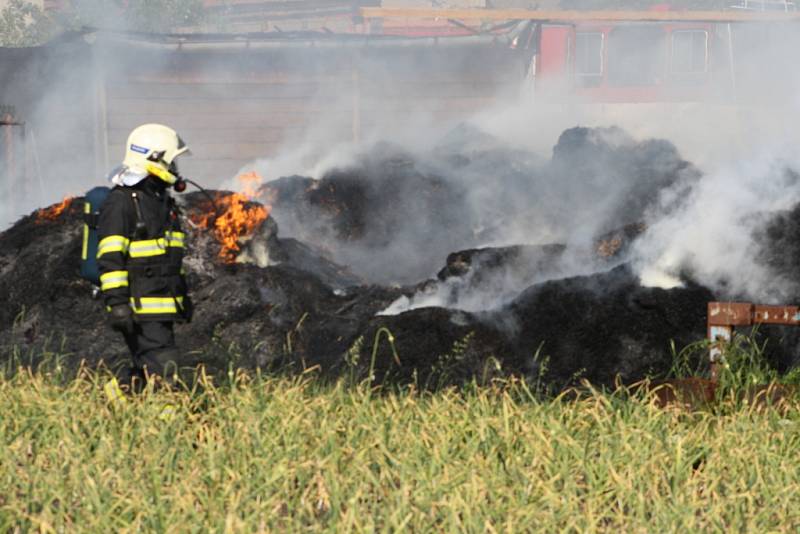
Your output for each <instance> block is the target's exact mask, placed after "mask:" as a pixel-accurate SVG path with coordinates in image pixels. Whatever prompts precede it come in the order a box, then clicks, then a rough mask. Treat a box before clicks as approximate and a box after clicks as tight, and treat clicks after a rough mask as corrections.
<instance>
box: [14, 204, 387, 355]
mask: <svg viewBox="0 0 800 534" xmlns="http://www.w3.org/2000/svg"><path fill="white" fill-rule="evenodd" d="M201 201H202V197H200V196H197V195H188V196H187V197H185V198H184V199H183V205H184V210H185V211H186V212H189V213H191V212H192V211H194V212H202V211H203V210H204V209H205V208H204V207H203V206H202V205H201V204H199V202H201ZM82 204H83V203H82V199H74V201H73V202H72V203H71V205H70V206H69V209H64V210H63V212H59V213H58V214H57V215H53V216H52V217H51V216H50V215H49V214H51V211H52V207H51V208H48V209H47V210H40V211H39V212H34V213H33V214H31V215H30V216H28V217H25V218H23V219H21V220H20V221H19V222H17V224H15V225H14V226H13V227H12V228H10V229H9V230H8V231H5V232H2V233H0V293H1V294H3V295H4V304H5V305H4V306H3V307H2V308H0V362H8V361H10V360H11V359H12V357H14V356H20V355H21V356H23V357H24V358H25V359H24V363H34V364H35V363H36V361H35V360H36V358H41V357H42V356H43V355H44V354H46V353H48V352H49V353H57V354H61V355H65V354H66V355H69V358H68V360H67V361H66V362H65V364H66V365H68V366H71V367H73V368H74V367H77V366H78V364H79V363H80V361H81V360H86V361H87V363H88V364H89V365H92V366H94V365H97V364H98V363H99V362H100V361H105V362H106V363H107V364H111V365H116V364H121V363H124V362H125V361H126V360H127V358H128V356H127V349H126V347H125V346H124V343H123V342H122V339H121V336H119V335H118V334H116V333H115V332H113V331H112V330H111V329H110V328H109V327H108V324H107V322H106V313H105V310H104V306H103V304H102V301H101V300H95V299H93V298H92V296H91V295H92V286H91V284H90V283H88V282H86V281H84V280H83V279H81V278H80V276H79V266H80V257H81V246H82V237H81V236H82V231H81V227H82V217H81V212H82V210H81V207H82ZM45 215H47V216H45ZM266 221H268V219H267V220H265V221H263V222H266ZM185 223H186V224H185V225H184V227H185V228H186V231H187V245H188V251H187V252H188V254H187V259H186V268H187V271H188V272H187V276H188V277H189V279H190V285H191V295H192V297H193V299H194V301H195V318H194V321H193V322H192V323H189V324H181V325H178V326H177V328H176V338H177V342H178V345H179V347H181V348H183V349H184V353H183V355H182V359H181V361H180V362H178V363H179V364H180V365H181V366H184V367H193V366H195V365H196V364H197V363H199V362H201V361H202V362H205V363H208V364H209V365H211V366H212V367H215V368H217V369H220V370H226V369H227V368H228V365H229V364H233V365H237V366H238V365H241V366H243V367H248V368H255V367H263V366H270V365H272V364H273V363H275V362H283V363H286V362H289V361H291V360H292V358H294V357H298V358H300V357H302V355H301V354H300V351H299V350H287V349H286V344H287V334H288V333H289V332H292V331H293V329H295V330H297V328H296V327H297V325H298V324H301V323H303V322H304V321H305V320H301V319H302V318H303V317H304V315H305V316H306V318H307V319H313V321H308V322H306V323H305V325H306V327H305V330H304V331H303V332H302V333H301V334H302V335H301V334H297V333H295V334H296V340H295V349H296V348H297V347H300V346H307V347H308V348H307V351H308V352H314V353H317V352H319V353H320V355H319V361H325V362H327V361H331V362H334V361H338V360H339V359H340V356H341V352H342V351H343V350H344V349H345V348H346V346H347V343H348V342H349V341H350V340H349V337H352V336H355V334H356V331H357V326H358V325H360V324H362V323H363V322H364V321H365V320H366V319H367V318H369V317H371V316H372V315H374V314H375V313H376V312H377V311H379V310H380V309H382V308H383V307H385V306H386V305H388V303H390V302H391V301H392V300H393V299H395V298H397V295H398V294H399V293H398V291H397V290H385V291H383V290H381V291H376V290H375V289H374V288H372V289H371V288H365V289H364V290H363V291H362V290H359V289H357V288H355V289H353V290H349V291H343V290H342V289H341V288H343V287H347V286H348V285H349V284H350V282H351V281H353V280H354V279H353V277H352V276H351V275H349V273H348V272H347V270H346V269H343V268H341V267H339V266H338V265H335V264H333V263H332V262H330V261H329V260H326V259H325V258H323V257H320V256H315V255H314V251H313V249H311V248H309V247H304V246H303V245H302V244H300V243H296V242H294V241H289V242H287V243H286V244H285V245H286V246H285V247H284V243H283V242H282V241H281V240H279V239H278V238H277V235H276V231H277V228H276V227H274V226H271V225H269V224H262V225H260V226H258V227H256V228H255V230H254V232H255V234H256V235H255V237H253V236H251V237H250V241H248V243H249V242H252V240H253V239H261V238H262V237H263V239H264V242H265V243H266V244H267V246H268V247H270V248H271V249H273V250H271V251H270V255H271V257H273V258H275V257H280V258H281V261H280V262H275V263H276V264H273V265H269V266H267V267H260V266H258V265H255V264H249V263H236V262H235V261H233V262H231V261H228V258H227V257H225V256H223V255H221V254H220V250H221V249H220V244H219V242H217V241H216V240H215V239H214V237H213V234H212V233H211V232H209V230H208V228H207V227H203V226H201V225H197V224H194V225H193V224H192V221H191V220H187V221H185ZM259 232H261V233H259ZM294 262H297V265H298V266H297V267H295V266H294ZM277 263H279V265H277ZM334 288H337V289H334ZM343 309H344V311H342V312H341V313H339V310H343ZM319 325H326V326H325V327H324V328H323V327H322V326H319ZM306 333H307V334H308V335H306ZM348 336H349V337H348ZM298 339H299V340H300V341H297V340H298ZM323 347H327V349H326V350H321V348H323ZM318 349H319V350H318ZM334 354H335V356H334ZM29 355H33V357H32V358H33V359H31V357H30V356H29ZM300 366H301V365H300V364H298V365H296V366H295V367H300Z"/></svg>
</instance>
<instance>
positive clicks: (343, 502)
mask: <svg viewBox="0 0 800 534" xmlns="http://www.w3.org/2000/svg"><path fill="white" fill-rule="evenodd" d="M102 380H104V378H103V377H100V376H96V375H95V376H92V375H88V376H86V377H84V378H83V379H80V380H74V381H70V382H68V383H59V381H58V380H55V379H52V378H49V377H47V376H43V375H31V374H30V373H21V374H18V375H17V376H15V377H13V378H5V379H0V406H2V410H3V413H2V416H1V418H0V531H2V532H9V531H11V532H13V531H15V530H19V531H42V532H52V531H55V532H59V531H65V532H76V531H77V532H112V531H121V532H125V531H128V532H133V531H158V532H208V531H214V532H231V531H241V532H259V531H274V532H283V531H307V530H327V531H346V532H349V531H376V530H377V531H397V530H401V529H402V530H406V529H408V530H409V531H412V532H427V531H434V532H437V531H438V532H455V531H470V532H487V531H488V532H494V531H505V532H518V531H521V530H526V531H542V532H554V531H573V532H593V531H618V530H624V531H626V532H656V531H665V532H674V531H700V530H712V531H723V530H725V531H751V532H768V531H795V530H796V529H797V528H798V527H800V464H798V462H797V451H798V450H800V410H798V406H796V405H789V406H788V407H787V408H786V409H784V410H771V409H767V410H763V409H762V410H758V409H754V408H752V407H749V406H748V405H745V404H737V405H733V404H725V405H723V406H722V407H720V408H718V409H717V411H716V412H715V413H711V412H697V413H689V412H686V411H682V410H678V409H667V410H663V409H658V408H656V407H655V402H653V401H650V400H648V399H632V400H630V399H628V400H626V399H624V398H622V397H623V395H619V394H600V393H596V392H589V393H588V394H586V395H583V396H581V397H580V398H573V399H571V400H567V399H566V398H564V397H562V398H559V399H555V400H537V399H536V398H535V397H534V396H532V395H529V393H528V391H527V390H526V389H525V388H524V387H523V386H521V385H519V384H516V385H515V384H511V385H509V384H505V385H500V386H495V387H489V388H477V387H475V388H467V389H466V390H464V391H455V390H449V391H442V392H438V393H435V394H419V393H415V392H414V391H413V390H410V391H409V390H406V391H397V392H394V393H386V392H384V393H381V394H376V392H375V391H374V390H370V389H369V388H367V387H364V386H346V385H344V384H343V383H342V384H338V385H328V386H324V385H320V384H318V383H316V382H314V381H313V380H289V379H279V378H270V379H265V378H261V379H255V380H248V379H246V378H244V377H238V378H237V379H235V380H234V381H233V382H234V383H233V384H231V385H228V386H226V387H224V388H207V389H204V390H202V391H201V390H196V391H194V392H193V393H187V392H183V393H168V392H159V393H152V392H151V393H149V394H144V395H142V396H140V397H137V398H134V399H131V400H129V401H128V402H127V403H126V404H125V405H124V406H116V407H115V405H113V404H110V403H109V402H108V400H107V399H106V397H105V395H104V393H103V389H102ZM165 404H171V405H172V406H173V407H174V411H173V413H172V415H169V414H165V413H164V406H165Z"/></svg>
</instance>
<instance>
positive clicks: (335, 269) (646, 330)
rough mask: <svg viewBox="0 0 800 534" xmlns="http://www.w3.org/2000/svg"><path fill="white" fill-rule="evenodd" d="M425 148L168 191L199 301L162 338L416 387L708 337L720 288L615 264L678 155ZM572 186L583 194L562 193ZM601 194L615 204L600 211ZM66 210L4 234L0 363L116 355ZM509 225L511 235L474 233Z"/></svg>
mask: <svg viewBox="0 0 800 534" xmlns="http://www.w3.org/2000/svg"><path fill="white" fill-rule="evenodd" d="M437 150H440V151H441V153H439V154H438V155H437V154H429V155H428V156H427V159H425V158H423V159H420V158H413V157H411V156H410V155H409V154H407V153H403V152H402V151H397V150H396V149H393V148H391V147H388V146H381V147H379V150H377V151H376V152H375V153H373V154H371V155H370V157H368V158H366V159H365V160H363V161H360V162H356V163H354V164H353V165H352V166H350V167H343V168H341V169H338V170H333V171H331V172H329V173H328V174H326V175H325V176H324V177H322V178H321V179H319V180H315V179H311V178H302V177H291V178H284V179H280V180H276V181H273V182H269V183H267V184H262V183H261V180H260V179H259V177H258V176H256V175H252V176H251V177H250V178H248V179H246V180H245V184H246V187H243V189H244V192H241V193H231V192H210V195H211V198H208V197H207V196H205V195H203V194H201V193H192V194H188V195H184V196H182V197H180V198H181V207H182V210H183V216H184V217H185V218H186V224H185V225H184V228H186V230H187V242H188V246H189V249H188V255H187V258H186V261H185V265H186V267H187V270H188V277H189V280H190V285H191V287H192V295H193V299H194V302H195V308H196V309H195V316H194V320H193V322H192V323H190V324H186V325H181V326H179V327H178V328H177V331H176V334H177V337H178V344H179V346H181V347H182V348H183V349H184V350H185V351H186V354H185V359H184V360H183V361H182V362H181V363H182V364H184V365H186V366H192V365H194V364H196V363H198V362H204V363H206V364H208V365H209V366H210V367H212V368H216V369H223V370H226V369H227V368H228V366H229V365H234V366H237V367H243V368H248V369H254V368H261V369H281V370H287V371H296V372H303V371H305V370H308V369H312V368H314V369H318V370H319V371H320V372H322V373H323V374H326V375H328V376H339V375H341V374H348V375H351V376H355V377H367V376H368V375H370V373H371V374H373V375H374V376H375V377H376V378H377V379H388V380H397V381H416V382H417V383H418V384H419V385H429V386H433V385H443V384H451V383H461V382H463V381H465V380H469V379H471V378H474V377H477V378H479V379H481V380H484V379H486V380H488V379H491V378H492V377H494V376H497V375H504V374H508V373H515V374H520V375H525V376H528V377H530V378H532V379H543V380H546V381H547V382H548V383H550V384H554V385H555V386H556V387H562V386H564V385H568V384H570V383H572V382H574V381H575V380H576V379H578V378H587V379H590V380H592V381H594V382H596V383H600V384H610V383H611V382H613V380H614V379H615V377H617V376H621V377H622V378H623V379H624V380H627V381H635V380H638V379H641V378H642V377H644V376H645V375H646V374H648V373H659V372H663V371H665V370H666V369H667V368H668V366H669V364H670V362H671V354H670V344H671V343H673V342H674V343H675V344H676V345H677V346H681V345H684V344H687V343H690V342H693V341H696V340H698V339H702V338H703V337H705V312H706V304H707V302H708V301H710V300H715V297H717V295H714V294H712V292H711V291H710V290H708V289H706V288H704V287H701V286H698V285H695V284H692V283H691V282H687V283H686V284H685V286H684V287H682V288H676V289H670V290H665V289H653V288H644V287H641V285H640V284H639V280H638V278H637V276H636V274H635V273H634V272H633V271H632V270H631V268H630V267H629V266H628V265H627V264H626V262H627V261H628V260H629V257H628V254H629V252H630V250H631V244H632V243H634V242H635V241H636V240H637V239H640V236H641V235H642V232H643V231H644V230H645V228H644V226H643V225H641V224H640V221H641V220H643V217H644V214H645V213H650V212H651V211H652V210H655V209H664V208H663V206H664V203H661V202H659V190H660V188H664V187H673V186H680V184H681V183H682V182H684V181H691V180H693V179H696V175H695V173H696V171H694V169H693V168H692V167H691V166H690V165H688V164H687V163H685V162H682V161H681V160H680V158H679V157H677V154H676V153H675V152H674V148H670V146H668V145H665V144H663V143H659V142H646V143H635V142H633V141H631V140H630V139H627V138H626V137H625V136H623V135H621V134H619V133H618V132H615V131H590V130H575V131H570V132H567V133H565V135H564V136H562V139H561V140H560V142H559V145H558V146H557V147H556V150H555V151H554V156H553V158H552V159H551V160H550V161H545V162H543V161H539V160H536V159H530V160H527V159H525V158H522V159H523V160H525V161H524V162H522V163H521V162H520V161H511V162H509V161H507V162H506V163H505V164H502V162H501V160H502V159H503V158H500V157H499V156H498V155H497V154H499V153H502V154H503V155H504V157H505V156H509V154H511V153H510V152H508V151H501V152H497V153H493V152H492V148H491V147H489V148H488V149H485V150H479V149H477V148H476V149H475V150H474V151H472V152H470V153H469V154H467V155H464V156H463V157H460V158H454V157H453V154H452V153H451V152H449V151H448V150H447V149H445V148H438V149H437ZM568 154H571V155H572V157H574V159H575V161H574V162H573V165H572V166H570V163H569V161H570V158H569V157H567V156H568ZM509 157H510V156H509ZM514 157H517V156H514ZM503 165H505V166H503ZM609 168H611V169H613V173H612V174H613V176H607V175H605V174H604V173H603V172H601V171H602V170H603V169H605V170H606V171H607V170H608V169H609ZM488 169H493V174H491V176H488V175H487V172H489V171H488ZM456 171H457V172H456ZM453 172H456V174H457V176H456V174H450V173H453ZM456 178H458V179H456ZM584 179H586V180H588V182H587V183H588V185H586V187H587V188H588V190H589V193H590V194H589V197H592V196H593V197H594V198H589V199H588V200H587V199H586V198H583V197H582V196H575V193H576V191H578V192H580V191H581V187H583V185H585V184H584V183H583V182H582V180H584ZM606 189H607V191H606ZM603 192H606V193H608V195H607V196H610V197H611V198H610V199H608V200H607V202H606V200H605V198H604V195H602V194H601V193H603ZM490 193H496V195H494V196H495V197H497V198H494V197H492V195H490ZM564 195H566V197H564ZM256 198H258V199H261V200H262V201H263V202H259V201H257V200H256ZM564 198H567V199H572V200H571V201H570V202H572V203H571V204H570V203H566V204H565V202H563V200H564ZM598 198H603V201H604V202H606V204H607V205H605V206H604V209H607V208H608V207H609V205H613V206H616V207H615V210H616V211H614V210H611V211H608V212H603V213H604V216H603V217H600V216H599V215H598V214H597V213H598V212H596V211H594V206H593V204H592V202H594V203H595V204H596V203H599V201H597V200H596V199H598ZM80 205H81V202H80V201H79V199H75V200H74V201H72V202H71V203H67V204H65V205H64V206H63V207H62V206H61V205H56V206H53V207H50V208H45V209H44V210H40V211H39V212H35V213H33V214H32V215H30V216H28V217H26V218H24V219H22V220H20V221H19V222H18V223H17V224H16V225H14V226H13V227H12V228H11V229H9V230H8V231H6V232H4V233H2V234H0V293H2V294H5V295H8V299H7V301H8V302H9V303H10V305H9V306H6V307H5V308H3V309H2V310H0V340H2V341H0V359H2V360H6V361H7V360H9V359H11V358H12V357H17V356H19V355H20V354H22V355H30V356H31V357H32V358H33V360H34V361H35V360H36V358H40V357H41V355H42V354H43V353H46V352H48V351H52V352H60V353H64V352H66V353H69V354H70V357H69V361H70V362H71V364H72V365H77V363H78V362H79V361H80V360H81V359H85V360H87V361H88V362H89V363H90V364H96V363H98V362H99V361H100V360H103V361H105V362H108V363H111V364H112V365H113V363H114V362H115V361H116V360H117V359H118V358H119V357H120V356H122V355H124V354H125V353H126V350H125V348H124V347H123V346H122V343H121V341H120V340H118V339H117V336H116V335H115V334H114V333H113V332H112V331H111V330H110V329H109V328H107V326H106V324H105V317H104V311H103V310H102V306H101V305H100V303H99V302H97V301H93V300H92V299H91V298H90V296H89V295H90V294H91V287H89V285H88V284H87V283H85V282H83V281H81V280H80V279H79V277H78V275H77V268H78V259H79V257H80V247H81V237H80V225H81V213H80V211H81V210H80V209H79V207H80ZM564 206H568V207H569V210H570V211H569V213H568V214H565V213H564V209H565V208H564ZM628 207H630V209H628ZM623 208H624V209H623ZM668 208H669V207H668V206H667V209H668ZM576 214H580V217H579V216H577V215H576ZM567 215H569V216H567ZM556 223H561V224H563V226H564V228H557V224H556ZM278 224H280V234H279V227H278ZM548 224H549V225H550V226H547V227H545V226H546V225H548ZM287 228H288V229H289V232H288V235H292V236H295V237H287V232H286V229H287ZM554 236H556V237H558V236H560V237H563V238H564V239H563V240H557V239H552V238H553V237H554ZM598 236H599V237H598ZM500 237H503V238H504V239H499V238H500ZM515 237H519V238H520V240H519V241H516V242H517V243H527V244H521V245H520V244H516V245H515V244H512V245H505V246H496V247H487V246H484V245H485V243H486V242H487V240H489V241H491V240H492V238H498V239H497V242H500V241H503V242H504V243H515V241H513V240H512V238H515ZM545 238H548V240H545ZM537 243H555V244H546V245H543V244H537ZM454 250H460V251H461V252H455V253H453V252H452V251H454ZM444 258H447V260H446V264H445V265H444V267H443V268H442V260H443V259H444ZM787 265H788V263H787ZM437 270H438V271H439V273H438V277H437V278H436V279H433V278H432V275H433V273H436V272H437ZM420 280H423V282H420ZM396 282H399V283H402V284H407V285H397V284H396ZM404 299H405V300H404ZM25 357H28V356H25ZM545 363H546V365H545Z"/></svg>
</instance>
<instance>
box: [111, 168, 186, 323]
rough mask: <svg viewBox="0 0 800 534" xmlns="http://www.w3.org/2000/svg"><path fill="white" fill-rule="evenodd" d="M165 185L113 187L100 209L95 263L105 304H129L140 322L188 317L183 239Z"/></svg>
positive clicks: (148, 180) (153, 182) (149, 181)
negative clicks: (183, 263)
mask: <svg viewBox="0 0 800 534" xmlns="http://www.w3.org/2000/svg"><path fill="white" fill-rule="evenodd" d="M162 184H163V182H161V180H159V179H158V178H156V177H153V176H151V177H148V178H146V179H145V180H143V181H142V182H140V183H139V184H137V185H135V186H133V187H115V188H114V189H112V190H111V192H110V193H109V195H108V198H107V199H106V201H105V202H104V203H103V205H102V206H101V207H100V217H99V221H98V227H97V232H98V238H99V244H98V249H97V263H98V266H99V268H100V284H101V289H102V291H103V297H104V299H105V303H106V306H108V307H109V308H110V307H112V306H117V305H120V304H130V306H131V307H132V309H133V312H134V317H135V318H136V320H137V321H176V320H178V321H180V320H184V319H188V318H189V314H190V310H191V303H190V302H189V298H188V295H187V288H186V280H185V278H184V273H183V269H182V262H183V254H184V250H185V239H186V237H185V235H184V233H183V232H182V231H181V228H180V219H179V217H178V210H177V208H176V206H175V201H174V200H173V199H172V197H170V195H169V193H168V192H167V190H166V188H165V187H164V185H162Z"/></svg>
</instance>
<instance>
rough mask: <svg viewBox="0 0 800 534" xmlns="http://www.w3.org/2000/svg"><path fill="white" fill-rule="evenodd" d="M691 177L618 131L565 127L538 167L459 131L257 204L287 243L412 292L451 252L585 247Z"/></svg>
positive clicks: (656, 147)
mask: <svg viewBox="0 0 800 534" xmlns="http://www.w3.org/2000/svg"><path fill="white" fill-rule="evenodd" d="M699 177H700V173H699V172H698V171H697V170H696V169H694V168H693V167H692V166H691V164H689V163H688V162H686V161H684V160H683V159H682V158H681V157H680V155H679V154H678V152H677V150H676V149H675V147H674V146H673V145H671V144H670V143H669V142H666V141H655V140H651V141H644V142H637V141H635V140H634V139H632V138H630V137H629V136H627V135H626V134H625V133H624V132H622V131H621V130H619V129H616V128H607V129H588V128H574V129H571V130H568V131H566V132H564V133H563V134H562V135H561V138H560V139H559V141H558V144H557V145H556V146H555V148H554V149H553V155H552V158H551V159H550V160H542V159H541V158H540V157H538V156H536V155H535V154H533V153H531V152H528V151H525V150H523V149H520V148H509V147H508V146H505V145H503V144H501V143H500V142H499V141H497V140H495V139H494V138H492V137H491V136H489V135H487V134H485V133H483V132H480V131H478V130H476V129H474V128H470V127H467V126H462V127H461V128H459V129H456V130H454V131H453V132H451V133H450V134H449V135H448V136H446V137H445V138H444V139H443V140H442V141H441V142H440V143H438V144H437V145H436V146H434V147H433V148H432V149H429V150H425V151H417V152H414V153H411V152H409V151H408V150H404V149H402V148H400V147H397V146H394V145H389V144H386V143H380V144H377V145H375V146H373V147H371V148H370V149H369V150H368V151H367V152H365V153H364V154H363V155H362V156H361V157H360V158H358V159H357V160H356V161H354V162H353V163H351V164H350V165H345V166H341V167H339V168H335V169H332V170H330V171H329V172H327V173H325V174H324V175H323V176H322V177H321V178H320V179H318V180H316V179H312V178H309V177H299V176H293V177H286V178H281V179H278V180H274V181H272V182H269V183H267V184H266V185H264V186H263V187H262V189H261V193H262V197H261V198H262V199H264V200H265V202H268V203H271V204H272V205H273V210H274V216H275V218H276V219H277V220H278V221H279V222H280V223H281V228H282V231H283V233H284V235H291V236H294V237H297V238H298V239H300V240H301V241H303V242H306V243H309V244H312V245H315V246H318V247H321V248H325V249H327V250H328V251H329V253H330V255H331V258H332V259H333V260H334V261H336V262H337V263H340V264H343V265H348V266H349V267H350V268H351V269H352V270H353V271H354V272H355V273H356V274H358V275H359V276H361V277H362V278H364V279H365V280H369V281H371V282H374V283H383V284H387V283H399V284H411V283H415V282H417V281H418V280H421V279H423V278H426V277H430V276H432V275H433V274H434V273H436V271H437V269H438V268H439V267H440V266H441V263H442V261H443V259H444V258H446V257H447V255H448V254H450V253H452V252H453V251H456V250H467V249H470V248H475V247H484V246H487V245H493V246H506V245H519V244H524V245H527V244H549V243H567V244H572V243H582V244H583V245H589V244H590V243H591V242H592V240H593V239H594V238H595V237H596V236H598V235H602V234H605V233H608V232H612V231H616V230H617V229H620V228H623V227H626V226H632V225H636V224H638V223H641V222H642V221H643V220H644V219H645V216H646V215H647V214H648V213H649V212H651V211H656V210H661V209H665V208H664V206H663V202H662V201H663V199H662V198H661V197H660V194H661V192H662V191H664V190H665V189H667V188H675V187H677V185H678V184H681V183H686V184H690V183H692V182H694V181H696V180H698V179H699ZM667 209H668V208H667Z"/></svg>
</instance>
